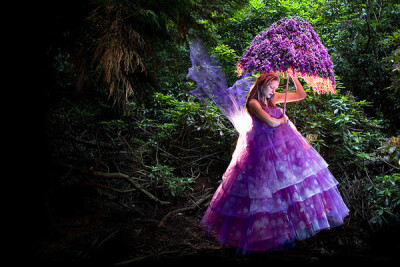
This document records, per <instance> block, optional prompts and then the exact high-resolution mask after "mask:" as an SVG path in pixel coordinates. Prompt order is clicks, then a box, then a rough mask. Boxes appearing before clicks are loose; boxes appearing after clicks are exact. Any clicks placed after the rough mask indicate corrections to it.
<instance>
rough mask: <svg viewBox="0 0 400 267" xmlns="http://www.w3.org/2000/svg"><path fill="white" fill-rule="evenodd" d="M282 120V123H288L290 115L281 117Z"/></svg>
mask: <svg viewBox="0 0 400 267" xmlns="http://www.w3.org/2000/svg"><path fill="white" fill-rule="evenodd" d="M279 120H280V124H286V123H287V122H288V121H289V118H288V116H286V115H285V116H283V117H282V118H280V119H279Z"/></svg>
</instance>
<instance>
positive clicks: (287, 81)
mask: <svg viewBox="0 0 400 267" xmlns="http://www.w3.org/2000/svg"><path fill="white" fill-rule="evenodd" d="M288 86H289V71H288V74H287V80H286V92H285V104H284V105H283V116H285V112H286V98H287V92H288Z"/></svg>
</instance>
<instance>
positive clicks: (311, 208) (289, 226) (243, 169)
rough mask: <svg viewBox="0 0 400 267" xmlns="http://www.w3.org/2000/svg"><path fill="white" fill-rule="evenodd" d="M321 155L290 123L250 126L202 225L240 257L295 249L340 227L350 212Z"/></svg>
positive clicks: (241, 139) (238, 143)
mask: <svg viewBox="0 0 400 267" xmlns="http://www.w3.org/2000/svg"><path fill="white" fill-rule="evenodd" d="M337 184H338V182H337V181H336V180H335V178H334V177H333V176H332V174H331V172H330V171H329V170H328V164H327V163H326V162H325V160H324V159H323V158H322V157H321V156H320V154H319V153H318V152H317V151H316V150H315V149H314V148H313V147H312V146H311V145H310V144H309V143H308V142H307V141H306V139H305V138H304V137H303V136H302V135H301V134H300V133H299V132H298V131H297V130H296V129H295V127H294V125H293V124H291V123H290V124H285V125H281V126H278V127H275V128H272V127H269V126H267V125H265V124H264V125H261V124H258V125H253V128H252V129H251V130H250V131H248V132H246V133H244V134H241V135H239V139H238V142H237V145H236V149H235V151H234V153H233V155H232V160H231V162H230V164H229V166H228V168H227V170H226V172H225V173H224V175H223V179H222V182H221V184H220V185H219V187H218V189H217V190H216V192H215V194H214V196H213V198H212V200H211V203H210V205H209V207H208V209H207V211H206V213H205V215H204V217H203V218H202V220H201V222H200V226H201V227H203V228H204V229H205V230H206V232H207V233H209V234H215V235H216V237H217V240H218V241H219V242H220V243H221V244H222V245H224V246H235V247H237V248H238V250H240V251H242V252H243V253H246V252H249V251H266V250H272V249H276V248H280V247H282V246H285V247H286V245H291V244H294V242H295V240H301V239H305V238H307V237H310V236H312V235H314V234H316V233H317V232H319V231H320V230H322V229H329V228H332V227H335V226H338V225H341V224H342V223H343V219H344V217H345V216H347V214H348V212H349V210H348V208H347V207H346V205H345V204H344V202H343V200H342V197H341V196H340V193H339V191H338V190H337Z"/></svg>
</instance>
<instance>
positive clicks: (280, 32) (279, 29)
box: [237, 16, 336, 114]
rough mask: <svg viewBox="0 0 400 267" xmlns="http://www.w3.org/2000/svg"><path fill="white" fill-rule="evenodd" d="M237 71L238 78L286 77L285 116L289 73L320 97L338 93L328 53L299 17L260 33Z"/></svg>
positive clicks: (284, 21)
mask: <svg viewBox="0 0 400 267" xmlns="http://www.w3.org/2000/svg"><path fill="white" fill-rule="evenodd" d="M237 70H238V73H239V75H243V74H245V73H254V72H268V71H274V72H276V73H277V74H278V75H279V76H280V77H287V82H286V93H285V104H284V109H283V114H285V111H286V96H287V92H288V82H289V71H293V73H294V75H296V77H298V78H302V79H303V80H304V81H305V82H306V83H307V85H308V87H310V88H312V89H313V90H314V91H315V92H317V93H327V92H331V93H336V87H335V86H336V82H335V75H334V70H333V63H332V61H331V59H330V57H329V54H328V51H327V49H326V48H325V46H324V45H323V44H322V42H321V40H320V38H319V36H318V34H317V33H316V32H315V31H314V29H313V28H312V26H311V24H310V23H309V22H307V21H306V20H305V19H302V18H299V17H296V16H293V17H286V18H283V19H281V20H279V21H276V22H274V23H273V24H272V25H271V26H270V27H269V28H268V29H267V30H266V31H262V32H260V33H259V34H258V35H257V36H256V37H255V38H254V40H253V41H252V43H251V44H250V47H249V48H248V49H247V50H246V51H245V53H244V55H243V57H242V58H241V59H240V60H239V61H238V63H237ZM286 75H287V76H286Z"/></svg>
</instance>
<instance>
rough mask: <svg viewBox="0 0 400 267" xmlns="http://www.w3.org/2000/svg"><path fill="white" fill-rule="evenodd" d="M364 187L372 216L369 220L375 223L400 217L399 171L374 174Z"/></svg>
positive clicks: (380, 223)
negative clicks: (368, 183) (369, 183)
mask: <svg viewBox="0 0 400 267" xmlns="http://www.w3.org/2000/svg"><path fill="white" fill-rule="evenodd" d="M372 182H373V183H372V184H371V185H368V186H367V187H366V190H367V192H368V199H369V201H370V202H369V203H370V209H371V213H372V215H373V217H372V218H371V219H370V222H371V223H373V224H377V225H382V224H384V223H388V222H390V221H391V220H393V219H400V216H399V210H400V173H393V174H391V175H381V176H375V177H374V178H373V181H372Z"/></svg>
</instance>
